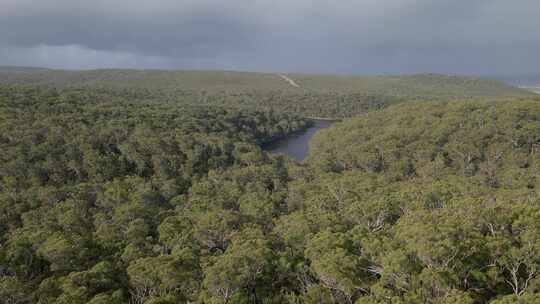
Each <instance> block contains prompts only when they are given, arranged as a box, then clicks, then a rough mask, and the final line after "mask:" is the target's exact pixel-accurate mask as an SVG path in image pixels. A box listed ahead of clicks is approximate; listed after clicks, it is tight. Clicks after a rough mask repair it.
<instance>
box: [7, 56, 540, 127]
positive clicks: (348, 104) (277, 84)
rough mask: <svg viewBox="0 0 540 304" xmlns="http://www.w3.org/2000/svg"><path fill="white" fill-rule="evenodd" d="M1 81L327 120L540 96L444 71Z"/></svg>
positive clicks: (31, 71)
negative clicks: (442, 103)
mask: <svg viewBox="0 0 540 304" xmlns="http://www.w3.org/2000/svg"><path fill="white" fill-rule="evenodd" d="M0 84H5V85H31V86H35V85H38V86H52V87H57V88H67V87H70V88H79V87H86V88H92V89H93V90H96V89H99V90H107V91H111V90H112V91H117V92H119V93H118V94H121V95H122V96H125V94H127V93H129V96H131V98H133V99H145V100H157V99H159V100H164V99H165V100H169V101H171V102H177V103H182V104H196V105H205V104H206V105H217V106H227V107H230V106H233V107H240V108H251V109H253V108H256V109H271V110H275V111H280V112H288V113H297V114H300V115H303V116H307V117H319V118H341V117H350V116H355V115H358V114H361V113H365V112H368V111H371V110H377V109H381V108H385V107H387V106H388V105H390V104H394V103H397V102H402V101H411V100H448V99H455V98H475V99H477V98H514V97H518V98H522V97H530V96H531V95H535V94H534V93H532V92H531V91H527V90H523V89H520V88H517V87H513V86H511V85H507V84H505V83H503V82H501V81H498V80H491V79H483V78H474V77H462V76H447V75H440V74H418V75H404V76H333V75H308V74H270V73H251V72H231V71H180V70H179V71H167V70H127V69H104V70H85V71H67V70H51V69H41V68H17V67H0Z"/></svg>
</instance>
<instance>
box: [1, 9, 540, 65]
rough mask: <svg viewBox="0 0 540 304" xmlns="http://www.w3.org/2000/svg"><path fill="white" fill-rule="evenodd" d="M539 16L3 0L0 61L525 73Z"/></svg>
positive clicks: (535, 49) (538, 44)
mask: <svg viewBox="0 0 540 304" xmlns="http://www.w3.org/2000/svg"><path fill="white" fill-rule="evenodd" d="M78 2H80V3H78ZM2 8H3V9H2ZM539 12H540V2H538V1H536V0H517V1H506V0H385V1H381V0H356V1H355V0H343V1H331V0H273V1H271V0H253V1H244V0H228V1H217V0H198V1H196V0H181V1H175V0H160V1H128V0H115V1H105V0H94V1H71V0H70V1H68V0H41V1H32V0H0V54H1V55H2V56H1V57H0V64H25V65H40V66H54V67H66V68H82V67H84V68H92V67H104V66H103V65H105V64H106V65H110V66H114V67H144V68H147V67H156V68H213V69H221V68H223V69H241V70H269V71H300V72H326V73H360V74H368V73H369V74H372V73H412V72H428V71H429V72H444V73H467V74H484V73H531V72H536V71H537V70H539V69H540V61H538V60H537V59H536V54H537V53H539V51H540V31H539V30H538V29H539V28H540V21H539V20H540V18H538V17H537V15H538V13H539ZM44 54H48V55H47V56H45V55H44ZM62 54H65V56H63V55H62ZM78 56H80V59H78ZM64 58H69V60H64Z"/></svg>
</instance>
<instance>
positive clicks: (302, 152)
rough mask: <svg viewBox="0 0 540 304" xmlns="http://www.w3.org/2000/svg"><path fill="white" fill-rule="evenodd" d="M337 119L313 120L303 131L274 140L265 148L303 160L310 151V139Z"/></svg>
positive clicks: (271, 151)
mask: <svg viewBox="0 0 540 304" xmlns="http://www.w3.org/2000/svg"><path fill="white" fill-rule="evenodd" d="M334 122H335V121H329V120H313V125H312V126H311V127H309V128H307V129H306V130H304V131H302V132H298V133H295V134H292V135H290V136H289V137H287V138H285V139H282V140H278V141H276V142H273V143H271V144H269V145H267V146H265V147H264V150H266V151H268V152H270V153H274V154H285V155H287V156H290V157H292V158H294V159H296V160H297V161H303V160H304V158H306V156H307V153H308V151H309V141H310V140H311V138H312V137H313V135H315V133H317V131H319V130H321V129H324V128H328V127H329V126H331V125H332V124H333V123H334Z"/></svg>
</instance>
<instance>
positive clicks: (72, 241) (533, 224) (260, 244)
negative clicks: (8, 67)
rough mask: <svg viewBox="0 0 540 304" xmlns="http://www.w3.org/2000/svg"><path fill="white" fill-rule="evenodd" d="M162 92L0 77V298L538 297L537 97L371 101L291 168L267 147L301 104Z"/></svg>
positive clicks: (374, 300) (293, 301)
mask: <svg viewBox="0 0 540 304" xmlns="http://www.w3.org/2000/svg"><path fill="white" fill-rule="evenodd" d="M164 92H166V91H159V90H158V91H154V90H151V89H148V90H146V89H131V88H125V89H118V88H114V89H111V88H103V87H77V86H68V87H62V88H60V87H59V88H54V87H51V86H43V87H36V86H0V130H1V132H0V151H1V153H0V299H2V300H0V301H3V302H5V303H17V304H19V303H21V304H27V303H28V304H29V303H40V304H48V303H51V304H52V303H55V304H63V303H65V304H79V303H80V304H98V303H103V304H105V303H107V304H109V303H112V304H114V303H118V304H120V303H134V304H157V303H160V304H173V303H290V304H309V303H313V304H314V303H335V304H338V303H355V304H378V303H381V304H426V303H427V304H450V303H463V304H475V303H490V304H506V303H524V304H533V303H539V302H540V196H539V194H540V190H539V189H540V177H539V176H538V175H539V172H540V100H539V99H538V98H536V99H535V98H534V97H520V98H510V97H508V98H503V97H501V96H499V97H497V98H487V97H482V98H480V97H479V98H472V97H461V98H452V100H446V99H444V98H440V99H439V98H436V100H434V101H426V100H423V98H422V100H416V101H415V100H410V101H407V102H405V101H400V102H396V103H389V104H385V105H384V106H380V107H379V106H376V107H373V108H366V109H364V110H362V111H359V112H358V113H360V112H362V113H363V112H367V113H366V114H363V115H361V116H358V117H355V118H352V119H348V120H345V121H343V122H340V123H337V124H336V125H334V126H333V127H331V128H328V129H325V130H322V131H320V132H319V133H318V134H317V135H316V136H315V137H314V139H313V140H312V142H311V148H310V155H309V157H308V159H307V161H306V162H304V163H301V164H299V163H296V162H294V161H292V160H290V159H288V158H286V157H283V156H275V155H270V154H267V153H266V152H265V151H263V150H262V149H261V148H260V146H261V145H263V144H264V143H267V142H270V141H273V140H275V139H278V138H282V137H284V136H287V135H289V134H291V133H294V132H296V131H299V130H302V129H304V128H306V126H308V125H309V124H310V122H309V120H308V119H306V118H305V117H306V116H309V115H311V114H310V113H309V112H308V110H299V111H292V112H294V113H303V114H302V115H297V114H285V111H282V110H278V109H277V108H275V107H273V106H261V105H259V106H257V107H245V106H238V105H237V104H234V103H229V101H227V100H226V99H224V100H222V99H220V98H219V97H218V96H220V95H219V94H217V95H211V96H212V97H208V98H209V100H207V101H208V102H193V100H204V99H199V98H200V96H206V95H204V94H203V95H201V94H202V93H200V92H199V93H197V94H199V95H190V94H191V93H189V94H187V93H186V94H185V95H174V94H173V95H174V97H173V95H169V94H172V93H170V92H169V93H164ZM321 94H322V95H317V96H319V97H320V96H325V95H324V94H326V93H321ZM328 94H333V93H328ZM190 96H192V97H193V96H198V97H197V99H190V98H192V97H190ZM209 96H210V95H209ZM328 96H331V95H328ZM183 98H185V99H186V100H184V101H182V100H183ZM211 98H214V99H215V102H214V101H212V100H214V99H211ZM320 98H323V97H320ZM324 98H326V97H324ZM413 99H414V98H413ZM300 104H301V103H300ZM351 104H355V105H356V106H359V107H363V106H362V105H359V104H357V103H354V102H352V103H351ZM291 106H293V107H294V106H300V105H299V104H298V103H292V105H291ZM306 109H307V108H306ZM320 109H325V110H324V111H325V113H326V114H328V113H333V112H331V111H333V110H328V108H325V105H321V108H320ZM376 109H377V110H376ZM347 111H349V109H347ZM343 113H345V112H343ZM308 114H309V115H308ZM332 115H333V114H332Z"/></svg>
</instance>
